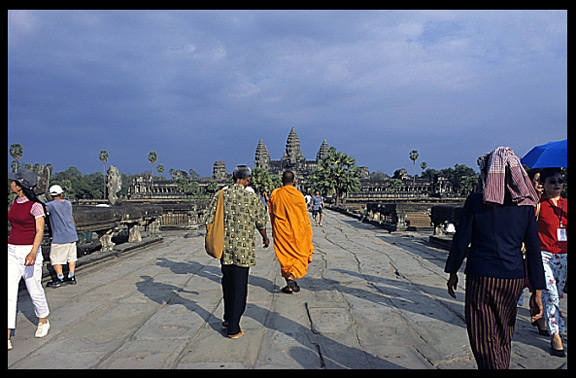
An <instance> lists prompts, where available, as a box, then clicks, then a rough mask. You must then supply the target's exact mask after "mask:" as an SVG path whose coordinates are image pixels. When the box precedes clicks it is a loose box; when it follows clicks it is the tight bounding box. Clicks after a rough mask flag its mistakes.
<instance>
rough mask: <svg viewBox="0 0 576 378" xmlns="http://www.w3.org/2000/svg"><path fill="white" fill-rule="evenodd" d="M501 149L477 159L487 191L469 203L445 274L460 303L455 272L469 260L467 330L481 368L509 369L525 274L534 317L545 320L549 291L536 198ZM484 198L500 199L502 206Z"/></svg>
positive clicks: (512, 159)
mask: <svg viewBox="0 0 576 378" xmlns="http://www.w3.org/2000/svg"><path fill="white" fill-rule="evenodd" d="M501 149H504V147H499V149H496V150H495V151H493V152H492V153H490V154H488V155H485V156H483V157H482V158H481V159H479V164H480V171H481V181H482V184H483V192H482V193H474V194H471V195H470V196H469V197H468V198H467V199H466V202H465V204H464V207H463V209H462V212H461V213H460V218H459V221H458V225H457V229H456V234H455V235H454V238H453V241H452V246H451V249H450V254H449V256H448V260H447V261H446V266H445V269H444V271H445V272H446V273H449V274H450V277H449V279H448V283H447V285H448V293H449V294H450V295H451V296H452V297H454V298H456V294H455V292H454V291H455V290H456V287H457V284H458V276H457V272H458V270H459V269H460V266H461V265H462V263H463V261H464V258H467V262H466V269H465V274H466V293H465V315H466V328H467V331H468V338H469V341H470V347H471V348H472V353H473V354H474V357H475V359H476V363H477V364H478V368H479V369H507V368H508V367H509V365H510V350H511V341H512V335H513V333H514V324H515V321H516V313H517V302H518V298H519V296H520V294H521V292H522V288H523V287H524V278H525V275H526V273H527V274H528V279H529V282H530V285H531V287H532V289H533V293H532V296H531V298H530V301H531V303H532V304H533V305H534V308H535V309H536V310H535V311H533V313H532V314H531V315H533V317H535V318H536V317H538V314H537V313H536V312H539V313H540V316H541V313H542V302H541V299H540V295H541V289H544V288H545V287H546V284H545V281H544V269H543V266H542V260H541V258H540V242H539V238H538V226H537V224H536V217H535V214H534V205H535V204H536V203H537V200H538V198H537V195H536V192H535V190H534V187H533V186H532V185H531V184H530V181H529V178H528V176H527V175H526V172H525V171H524V169H523V168H522V166H521V165H520V166H519V167H520V168H518V165H517V163H516V161H518V162H519V159H518V158H517V157H516V156H515V155H514V154H513V152H512V150H510V149H508V150H501ZM496 175H501V177H496ZM514 180H516V181H518V180H526V182H515V183H514V182H513V181H514ZM502 183H504V185H502ZM510 188H513V190H514V193H511V189H510ZM518 188H521V189H518ZM516 189H518V190H516ZM498 191H504V192H505V193H497V192H498ZM487 192H488V195H486V194H487ZM486 198H490V199H492V198H499V199H500V198H501V199H502V202H501V203H496V202H490V201H486ZM520 203H521V204H522V205H520ZM522 243H524V245H525V247H526V258H527V269H525V265H524V261H523V258H522V252H521V248H522Z"/></svg>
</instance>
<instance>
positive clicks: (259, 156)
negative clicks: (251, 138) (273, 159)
mask: <svg viewBox="0 0 576 378" xmlns="http://www.w3.org/2000/svg"><path fill="white" fill-rule="evenodd" d="M254 168H263V169H266V170H269V169H270V154H269V153H268V149H267V148H266V145H265V144H264V141H263V140H262V139H260V142H258V146H257V147H256V156H255V158H254Z"/></svg>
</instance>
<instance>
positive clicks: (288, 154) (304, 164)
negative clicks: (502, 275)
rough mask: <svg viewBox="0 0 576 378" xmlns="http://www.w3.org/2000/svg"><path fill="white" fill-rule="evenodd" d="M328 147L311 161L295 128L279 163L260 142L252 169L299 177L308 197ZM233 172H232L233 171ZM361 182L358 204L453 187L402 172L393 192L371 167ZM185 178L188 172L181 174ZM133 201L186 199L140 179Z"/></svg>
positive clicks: (226, 179) (218, 167)
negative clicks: (312, 177) (310, 183)
mask: <svg viewBox="0 0 576 378" xmlns="http://www.w3.org/2000/svg"><path fill="white" fill-rule="evenodd" d="M328 150H329V146H328V143H327V142H326V140H324V141H323V142H322V144H321V145H320V148H319V149H318V152H317V154H316V159H315V160H308V159H306V158H305V157H304V155H303V153H302V151H301V149H300V140H299V138H298V134H296V130H294V128H292V129H291V130H290V133H289V134H288V138H287V140H286V150H285V151H284V154H283V155H282V157H281V158H280V160H272V159H271V158H270V154H269V152H268V148H266V145H265V144H264V141H263V140H262V139H260V141H259V142H258V145H257V146H256V153H255V156H254V166H253V168H262V169H266V170H267V171H268V172H270V173H271V174H276V175H278V176H282V173H283V172H284V171H286V170H290V171H292V172H294V175H295V176H296V187H297V188H298V189H299V190H301V191H302V192H304V193H306V192H308V191H309V190H310V189H311V188H309V187H308V185H307V182H306V179H307V177H308V176H309V175H310V174H311V173H312V172H313V171H314V170H315V169H316V168H317V167H318V162H319V161H320V160H322V159H323V158H324V157H325V156H326V155H327V154H328ZM230 170H232V168H230ZM359 171H360V176H361V177H360V182H361V184H362V189H361V191H360V192H358V193H349V194H348V199H350V200H355V201H360V202H363V201H366V200H387V199H397V198H422V197H429V196H433V197H436V196H442V194H447V193H450V192H451V191H452V188H451V185H450V184H449V183H448V182H447V180H446V178H444V177H441V176H439V177H436V178H434V180H432V181H430V180H428V179H424V178H417V179H416V180H415V181H414V180H413V179H412V178H410V177H409V176H408V174H407V173H406V170H404V169H402V170H399V172H403V173H404V174H403V175H401V176H400V177H397V178H399V179H400V180H401V182H402V185H401V187H400V188H397V189H396V190H394V191H391V189H390V187H389V178H385V179H383V180H376V181H375V180H371V179H370V178H369V171H368V167H359ZM179 173H181V174H182V175H186V173H185V172H180V171H179ZM231 176H232V174H231V173H228V172H227V168H226V163H225V162H224V161H216V162H214V165H213V171H212V177H203V178H198V179H195V181H197V182H198V184H199V185H200V187H205V186H207V185H208V184H209V183H210V182H211V181H215V182H216V183H217V185H218V186H219V187H222V186H225V185H229V184H230V182H231V181H230V180H231ZM129 197H131V198H149V199H178V198H183V194H182V193H180V192H179V191H178V188H177V185H176V184H175V182H174V180H166V179H163V180H157V179H156V180H152V177H139V178H137V179H135V180H134V182H133V184H132V187H131V188H130V189H129Z"/></svg>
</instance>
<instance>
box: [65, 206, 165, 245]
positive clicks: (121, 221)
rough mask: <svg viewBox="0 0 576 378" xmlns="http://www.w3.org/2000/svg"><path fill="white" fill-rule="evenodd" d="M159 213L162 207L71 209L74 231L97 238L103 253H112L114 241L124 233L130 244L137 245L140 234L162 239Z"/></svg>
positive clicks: (91, 207)
mask: <svg viewBox="0 0 576 378" xmlns="http://www.w3.org/2000/svg"><path fill="white" fill-rule="evenodd" d="M162 213H163V209H162V207H161V206H155V205H138V206H110V207H105V206H85V205H75V206H74V207H73V217H74V222H75V223H76V231H77V232H78V233H79V234H81V233H85V232H88V233H90V232H95V233H96V234H98V238H99V240H100V243H101V245H102V251H111V250H112V249H113V248H114V245H115V244H116V243H114V242H113V241H112V239H113V237H114V236H116V235H117V234H119V233H120V232H121V231H123V230H126V231H127V232H128V242H130V243H140V242H141V241H142V232H143V231H146V232H147V234H148V235H150V236H152V237H161V233H160V217H161V216H162Z"/></svg>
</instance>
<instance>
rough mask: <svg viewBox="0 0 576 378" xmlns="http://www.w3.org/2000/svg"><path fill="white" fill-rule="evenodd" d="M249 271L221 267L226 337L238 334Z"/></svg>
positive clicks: (236, 267) (235, 267)
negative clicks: (226, 328) (226, 323)
mask: <svg viewBox="0 0 576 378" xmlns="http://www.w3.org/2000/svg"><path fill="white" fill-rule="evenodd" d="M249 270H250V268H243V267H240V266H236V265H222V292H223V294H224V321H225V322H228V335H235V334H237V333H239V332H240V318H241V317H242V315H243V314H244V311H245V310H246V297H247V296H248V272H249Z"/></svg>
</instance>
